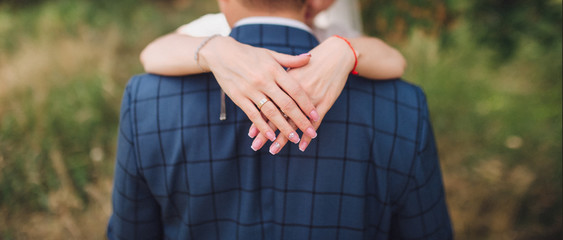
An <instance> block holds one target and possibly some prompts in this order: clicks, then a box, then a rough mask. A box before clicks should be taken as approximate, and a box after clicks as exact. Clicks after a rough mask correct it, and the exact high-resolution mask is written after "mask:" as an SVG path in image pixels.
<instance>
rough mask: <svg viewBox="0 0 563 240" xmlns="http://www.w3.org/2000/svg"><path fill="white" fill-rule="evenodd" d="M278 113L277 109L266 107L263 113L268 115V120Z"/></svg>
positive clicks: (263, 108)
mask: <svg viewBox="0 0 563 240" xmlns="http://www.w3.org/2000/svg"><path fill="white" fill-rule="evenodd" d="M277 112H278V110H277V109H275V108H271V107H267V106H264V107H262V113H263V114H264V115H266V116H267V117H268V118H271V117H273V116H274V115H275V114H276V113H277Z"/></svg>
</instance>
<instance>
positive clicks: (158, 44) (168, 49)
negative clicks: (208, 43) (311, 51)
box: [140, 33, 406, 79]
mask: <svg viewBox="0 0 563 240" xmlns="http://www.w3.org/2000/svg"><path fill="white" fill-rule="evenodd" d="M219 38H227V37H219ZM203 40H205V37H191V36H187V35H183V34H178V33H171V34H168V35H165V36H162V37H160V38H158V39H156V40H155V41H153V42H151V43H150V44H149V45H148V46H147V47H146V48H145V49H144V50H143V51H142V52H141V56H140V58H141V63H142V64H143V67H144V68H145V71H146V72H149V73H155V74H160V75H170V76H175V75H188V74H197V73H203V72H204V71H209V69H206V70H202V69H201V68H200V67H199V66H198V64H197V63H196V62H195V60H194V57H193V54H194V52H195V51H196V49H197V47H198V46H199V44H201V42H202V41H203ZM223 40H224V39H223ZM349 40H350V42H351V43H352V45H353V46H354V49H356V51H357V52H358V53H359V57H358V67H357V69H356V70H357V71H358V73H359V75H360V76H362V77H366V78H370V79H391V78H398V77H401V76H402V75H403V73H404V71H405V68H406V61H405V58H404V57H403V55H401V53H400V52H399V51H397V50H396V49H394V48H392V47H390V46H389V45H387V44H386V43H385V42H383V41H381V40H380V39H377V38H373V37H358V38H352V39H349ZM325 41H326V40H325ZM228 44H231V43H228Z"/></svg>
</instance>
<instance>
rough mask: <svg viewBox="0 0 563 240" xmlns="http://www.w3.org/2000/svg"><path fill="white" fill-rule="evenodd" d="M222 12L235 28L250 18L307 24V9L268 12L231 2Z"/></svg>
mask: <svg viewBox="0 0 563 240" xmlns="http://www.w3.org/2000/svg"><path fill="white" fill-rule="evenodd" d="M221 10H222V12H223V13H224V14H225V17H226V18H227V21H228V22H229V25H230V26H231V28H232V27H234V25H235V23H236V22H238V21H240V20H241V19H244V18H250V17H264V16H269V17H281V18H289V19H293V20H297V21H299V22H305V8H303V9H302V10H301V11H293V10H279V11H268V10H261V9H249V8H247V7H245V6H243V5H241V4H240V3H239V1H231V2H230V4H229V6H228V7H227V8H222V9H221Z"/></svg>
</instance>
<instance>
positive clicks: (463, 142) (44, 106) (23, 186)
mask: <svg viewBox="0 0 563 240" xmlns="http://www.w3.org/2000/svg"><path fill="white" fill-rule="evenodd" d="M177 2H179V3H183V4H180V5H170V4H163V3H156V4H155V3H150V2H146V1H135V0H121V1H117V2H115V1H105V0H104V1H101V0H100V1H86V0H76V1H70V0H54V1H46V2H43V3H42V4H37V5H31V6H29V7H26V8H21V9H14V8H11V7H8V6H6V5H1V4H0V35H1V36H2V37H1V38H0V86H2V87H0V239H28V238H29V239H36V238H41V239H99V238H102V237H103V235H104V231H105V224H106V221H107V217H108V216H109V213H110V210H111V205H110V191H111V180H112V179H111V178H112V173H113V163H114V161H113V160H114V155H115V147H116V136H117V125H118V114H119V105H120V101H121V94H122V91H123V88H124V85H125V84H126V82H127V80H128V79H129V77H130V76H131V75H133V74H136V73H139V72H141V71H142V68H141V65H140V64H139V61H138V54H139V53H140V51H141V49H142V48H143V47H144V46H145V45H146V44H148V43H149V42H150V41H151V40H153V39H154V38H156V37H157V36H159V35H162V34H164V33H167V32H170V31H172V30H174V29H175V28H176V27H177V26H179V25H180V24H183V23H185V22H187V21H189V20H192V19H194V18H196V17H197V16H200V15H201V14H203V13H207V12H211V11H216V6H215V3H214V2H213V1H177ZM558 4H559V7H560V3H558ZM171 6H172V7H171ZM178 6H183V7H182V8H180V9H179V10H178V9H176V8H177V7H178ZM471 26H472V25H471V23H470V22H464V21H460V22H459V23H457V26H456V27H455V29H454V30H453V31H452V32H451V35H450V40H449V41H450V42H449V44H448V47H442V46H441V45H440V41H439V40H437V39H436V38H434V37H431V36H427V35H425V34H423V33H422V32H419V31H416V30H415V31H413V32H412V33H411V34H410V36H409V38H408V39H407V40H406V41H402V42H398V43H396V44H397V47H398V48H399V49H400V50H401V51H402V52H403V53H404V54H405V56H406V57H407V59H408V62H409V68H408V72H407V74H406V75H405V78H406V79H407V80H409V81H412V82H414V83H417V84H419V85H421V86H422V87H423V88H424V89H425V91H426V93H427V97H428V102H429V105H430V109H431V114H432V120H433V126H434V130H435V133H436V136H437V141H438V144H439V150H440V157H441V161H442V166H443V174H444V182H445V184H446V191H447V197H448V204H449V206H450V212H451V215H452V219H453V221H454V227H455V230H456V235H457V238H458V239H560V236H561V231H562V230H561V229H562V206H561V205H562V199H561V196H562V190H561V187H562V186H561V184H562V177H561V176H562V172H561V171H562V170H561V169H562V166H561V159H562V152H561V145H562V144H561V142H562V140H561V139H562V126H561V124H562V112H561V107H562V105H561V103H562V98H561V95H562V94H561V88H562V85H561V82H562V76H561V74H562V73H561V69H562V61H561V53H562V49H561V44H559V45H558V46H557V49H550V50H549V51H545V49H544V46H542V45H540V44H538V43H536V42H534V40H533V39H532V38H530V39H527V38H526V37H525V36H523V37H522V38H523V39H521V42H522V44H521V45H520V46H519V47H518V50H517V51H516V52H515V54H514V56H513V57H512V58H510V59H509V60H507V61H502V62H501V61H499V59H498V58H496V57H495V53H494V51H492V50H491V49H490V48H484V47H482V46H479V45H478V44H477V43H475V41H474V39H473V36H472V35H471V30H470V29H471ZM554 34H557V33H554ZM22 226H34V228H27V227H22Z"/></svg>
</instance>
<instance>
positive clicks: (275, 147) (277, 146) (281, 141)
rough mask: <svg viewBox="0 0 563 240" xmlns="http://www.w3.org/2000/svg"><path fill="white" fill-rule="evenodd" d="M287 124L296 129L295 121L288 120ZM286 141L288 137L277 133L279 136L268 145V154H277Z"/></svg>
mask: <svg viewBox="0 0 563 240" xmlns="http://www.w3.org/2000/svg"><path fill="white" fill-rule="evenodd" d="M289 124H290V125H291V127H293V128H294V129H297V126H296V125H295V123H293V122H291V121H290V122H289ZM287 141H288V139H287V138H286V137H285V136H283V135H279V137H278V138H277V139H276V141H274V142H273V143H272V144H271V145H270V154H272V155H276V154H278V153H279V152H280V151H281V150H282V149H283V147H284V146H285V145H286V144H287Z"/></svg>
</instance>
